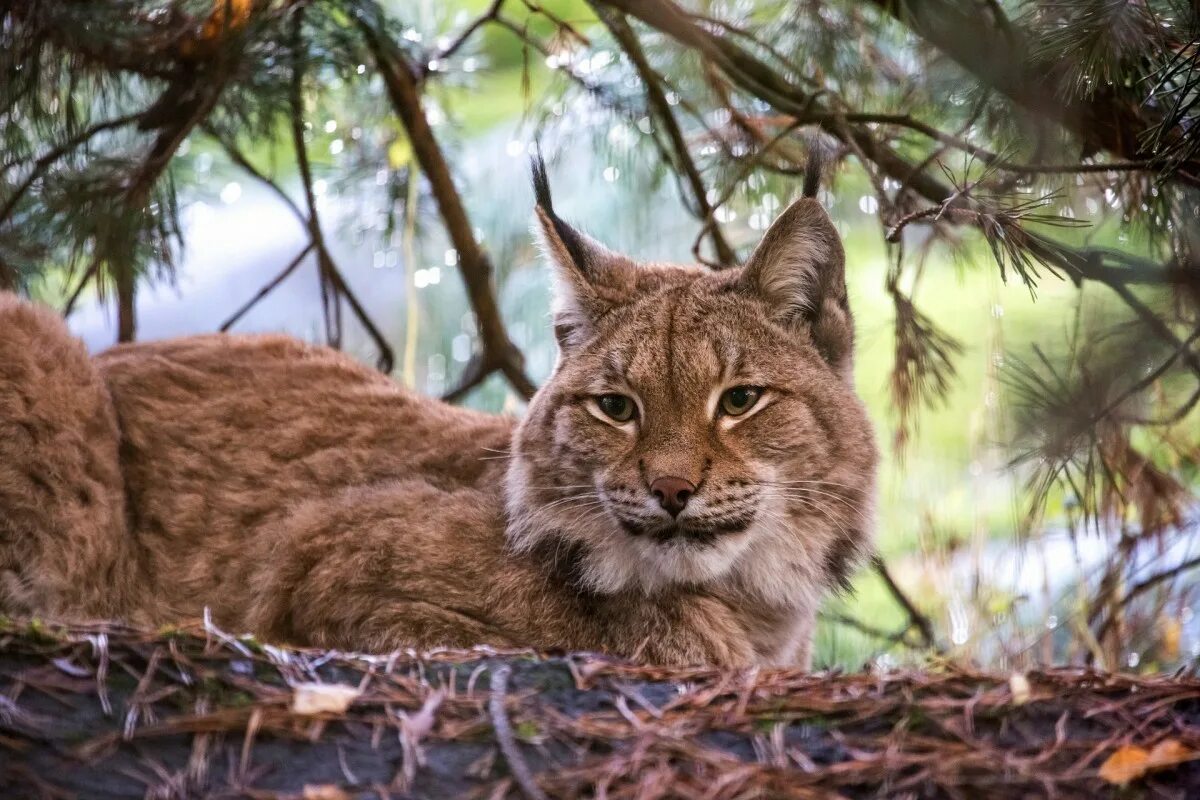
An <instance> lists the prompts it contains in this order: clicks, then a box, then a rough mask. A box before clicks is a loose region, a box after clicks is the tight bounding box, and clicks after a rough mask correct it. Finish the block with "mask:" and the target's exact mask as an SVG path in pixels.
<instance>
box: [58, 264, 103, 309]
mask: <svg viewBox="0 0 1200 800" xmlns="http://www.w3.org/2000/svg"><path fill="white" fill-rule="evenodd" d="M99 271H100V259H98V258H93V259H92V263H91V264H89V265H88V268H87V269H86V270H84V272H83V275H82V276H80V278H79V283H77V284H76V285H75V289H74V290H73V291H72V292H71V296H70V297H68V298H67V302H66V303H64V304H63V309H62V315H63V317H64V318H66V317H69V316H71V312H72V311H74V310H75V304H76V303H77V302H79V297H80V296H81V295H82V294H83V290H84V289H85V288H87V285H88V283H90V282H91V280H92V278H94V277H96V273H97V272H99Z"/></svg>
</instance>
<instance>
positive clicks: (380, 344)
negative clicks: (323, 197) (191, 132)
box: [240, 13, 396, 373]
mask: <svg viewBox="0 0 1200 800" xmlns="http://www.w3.org/2000/svg"><path fill="white" fill-rule="evenodd" d="M301 24H302V15H301V14H300V13H297V15H296V18H295V27H294V36H295V40H294V42H293V47H294V48H295V49H294V56H295V58H296V62H295V64H294V65H293V76H292V98H291V100H292V114H291V123H292V125H291V127H292V144H293V146H294V147H295V151H296V164H297V167H298V168H299V171H300V178H301V183H302V184H303V186H304V199H305V203H306V205H307V207H308V215H307V216H308V230H309V236H310V237H311V239H312V244H313V246H314V247H315V249H316V252H317V266H318V268H319V270H320V273H319V274H320V276H321V286H322V295H323V298H322V299H323V302H324V305H325V312H326V313H325V324H326V333H327V334H328V338H329V341H330V344H332V345H334V346H335V347H340V345H341V306H340V303H339V299H345V300H346V303H347V304H348V305H349V306H350V309H351V311H353V312H354V315H355V316H356V317H357V318H358V320H359V322H360V323H361V324H362V326H363V328H364V329H366V331H367V335H368V336H370V337H371V340H372V341H373V342H374V343H375V347H376V349H377V350H378V351H379V356H378V359H377V361H376V366H377V367H378V368H379V370H380V372H384V373H390V372H391V371H392V369H393V368H394V367H395V364H396V356H395V353H394V352H393V351H392V347H391V345H390V344H388V341H387V338H386V337H385V336H384V335H383V333H382V332H381V331H380V330H379V328H378V327H376V325H375V322H374V321H373V320H372V319H371V317H370V315H369V314H367V311H366V309H365V308H363V306H362V304H361V303H360V302H359V300H358V298H357V297H356V296H355V295H354V293H353V292H352V291H351V290H350V287H349V285H347V283H346V280H345V278H344V277H343V276H342V273H341V271H340V270H339V269H338V267H337V264H336V263H335V262H334V260H333V255H332V254H331V253H330V252H329V248H328V246H327V245H326V242H325V234H324V232H323V231H322V230H321V220H320V217H319V216H318V213H317V197H316V192H315V191H314V189H313V177H312V167H311V165H310V164H309V161H308V148H307V146H306V145H305V143H304V123H303V119H302V117H301V114H302V113H303V108H304V105H303V96H302V93H303V80H304V73H303V71H302V69H301V67H300V64H301V58H300V52H299V48H300V47H301V42H302V39H301V35H300V30H301ZM240 163H241V164H242V165H243V168H246V167H248V166H249V162H248V161H246V159H245V158H244V157H242V158H241V161H240ZM250 172H251V174H253V175H256V176H258V177H259V178H260V180H262V179H265V176H262V175H261V174H260V173H258V172H257V170H254V169H252V168H251V169H250ZM268 182H270V181H268ZM276 192H277V193H278V194H279V195H281V196H283V197H285V198H286V195H285V194H284V193H283V191H282V190H281V189H279V188H278V187H276ZM289 205H292V206H293V207H294V204H292V203H290V201H289ZM331 311H332V316H331V315H330V312H331Z"/></svg>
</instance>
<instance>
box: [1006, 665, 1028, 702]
mask: <svg viewBox="0 0 1200 800" xmlns="http://www.w3.org/2000/svg"><path fill="white" fill-rule="evenodd" d="M1008 690H1009V691H1010V692H1012V701H1013V705H1014V706H1023V705H1025V704H1026V703H1028V702H1029V696H1030V694H1031V693H1032V689H1031V687H1030V686H1029V678H1026V677H1025V675H1024V674H1023V673H1020V672H1014V673H1013V674H1012V675H1011V676H1009V679H1008Z"/></svg>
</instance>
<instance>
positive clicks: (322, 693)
mask: <svg viewBox="0 0 1200 800" xmlns="http://www.w3.org/2000/svg"><path fill="white" fill-rule="evenodd" d="M292 691H293V694H292V713H293V714H323V713H330V714H340V713H342V712H343V711H345V710H346V709H347V708H349V707H350V704H351V703H352V702H354V700H355V699H356V698H357V697H358V696H359V695H360V694H362V693H361V692H360V691H359V690H358V689H357V688H355V687H354V686H343V685H342V684H339V683H297V684H294V685H293V686H292Z"/></svg>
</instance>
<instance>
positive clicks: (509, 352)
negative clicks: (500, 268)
mask: <svg viewBox="0 0 1200 800" xmlns="http://www.w3.org/2000/svg"><path fill="white" fill-rule="evenodd" d="M359 27H360V30H361V31H362V33H363V36H364V38H365V40H366V42H367V46H368V48H369V49H370V51H371V54H372V56H373V57H374V59H375V61H376V63H377V64H378V65H379V71H380V74H381V75H382V77H383V81H384V85H385V86H386V87H387V91H388V96H389V98H390V99H391V102H392V107H393V108H394V109H395V111H396V115H397V116H398V117H399V118H400V122H401V124H403V126H404V129H405V131H406V132H407V133H408V138H409V142H410V143H411V144H412V148H413V154H414V155H415V156H416V159H417V163H418V164H420V167H421V172H422V173H423V174H424V175H425V177H426V178H427V179H428V181H429V185H430V188H431V189H432V191H433V196H434V200H435V201H436V202H437V206H438V211H439V212H440V213H441V215H442V220H443V222H444V223H445V225H446V231H447V233H448V234H449V236H450V241H451V242H452V243H453V244H454V248H455V250H457V252H458V272H459V275H460V276H461V277H462V279H463V283H464V284H465V285H466V289H467V300H468V302H469V303H470V304H471V310H472V311H473V312H474V314H475V324H476V326H477V329H478V332H479V339H480V342H481V345H482V348H483V353H482V355H481V359H480V367H481V369H484V370H485V371H486V372H492V371H496V370H500V371H501V372H503V374H504V376H505V377H506V378H507V379H508V381H509V383H510V384H511V385H512V386H513V388H514V389H515V390H516V391H517V392H518V393H520V394H521V395H522V396H523V397H525V398H526V399H528V398H530V397H532V396H533V392H534V390H535V388H536V387H535V386H534V384H533V381H531V380H530V379H529V377H528V376H527V375H526V374H525V372H524V363H523V362H524V358H523V356H522V355H521V352H520V350H518V349H517V346H516V345H514V344H513V343H512V340H511V339H509V337H508V332H507V330H505V327H504V321H503V319H502V317H501V316H500V308H499V305H498V303H497V301H496V295H495V291H494V288H493V281H494V279H493V275H494V270H493V268H492V263H491V259H489V258H488V255H487V253H486V252H485V251H484V250H483V248H482V247H481V246H480V245H479V242H478V241H476V239H475V233H474V230H473V229H472V227H471V223H470V220H469V218H468V217H467V212H466V208H465V207H464V205H463V202H462V198H461V197H459V194H458V189H457V188H456V187H455V186H454V179H453V177H452V176H451V174H450V168H449V166H448V165H447V163H446V159H445V156H444V155H443V154H442V149H441V146H440V145H439V144H438V141H437V138H436V137H435V136H434V135H433V129H432V128H431V127H430V125H429V120H428V119H427V118H426V117H425V112H424V110H423V109H422V108H421V97H420V93H419V90H418V83H417V73H416V72H414V70H413V69H412V67H411V65H410V64H409V63H408V61H407V59H405V57H404V55H403V53H401V52H400V50H399V49H398V48H397V47H396V45H395V43H394V42H392V41H391V40H390V39H387V38H386V37H384V36H383V35H382V34H381V33H380V32H379V31H378V30H376V29H375V28H374V27H372V26H371V25H370V24H369V23H368V22H367V21H366V20H364V19H360V20H359Z"/></svg>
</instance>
